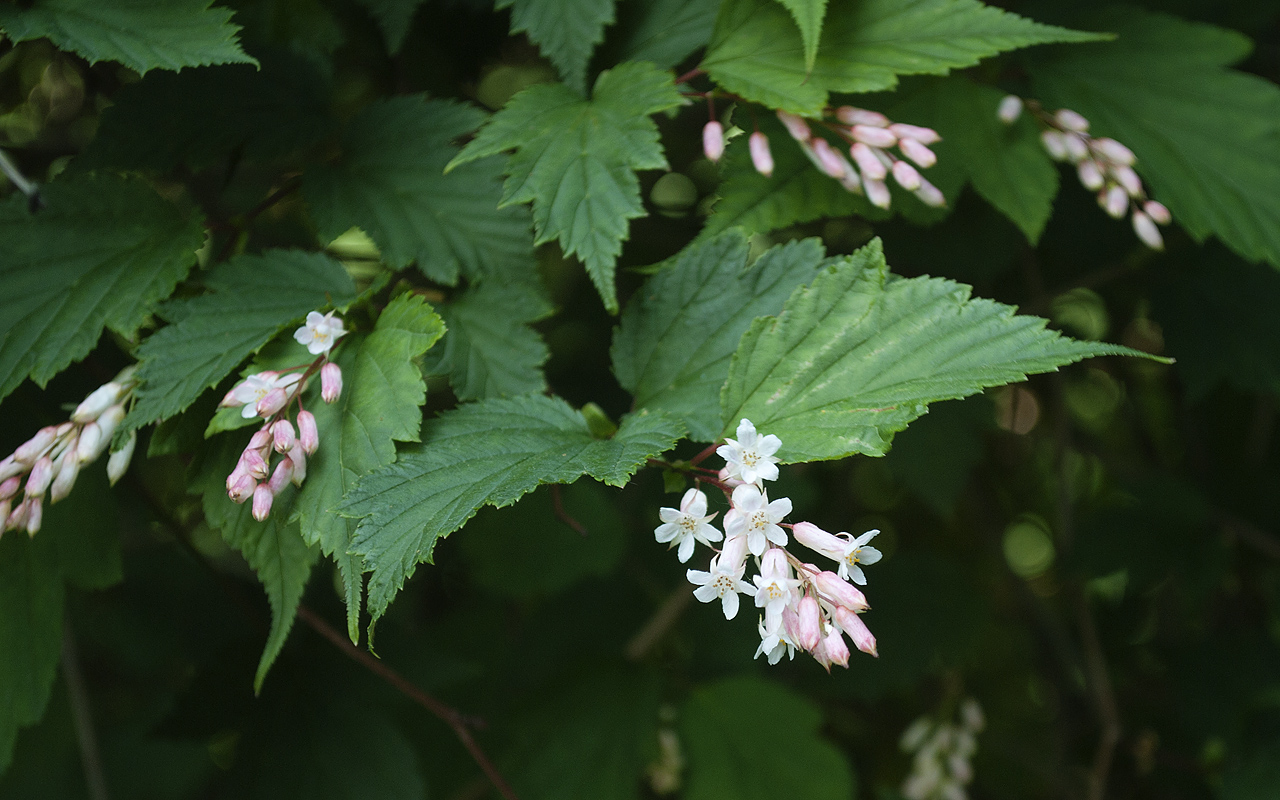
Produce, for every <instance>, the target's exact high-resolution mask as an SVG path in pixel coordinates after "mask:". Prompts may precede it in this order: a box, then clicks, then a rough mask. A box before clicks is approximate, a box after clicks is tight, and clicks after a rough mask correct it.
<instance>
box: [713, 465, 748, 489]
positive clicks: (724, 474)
mask: <svg viewBox="0 0 1280 800" xmlns="http://www.w3.org/2000/svg"><path fill="white" fill-rule="evenodd" d="M716 479H717V480H719V481H720V482H721V483H723V484H724V485H725V486H728V487H729V488H730V489H731V490H732V489H736V488H738V487H739V486H741V485H742V484H743V481H742V480H741V479H739V478H734V477H732V476H730V475H729V468H728V467H723V468H721V470H720V471H719V472H718V473H716Z"/></svg>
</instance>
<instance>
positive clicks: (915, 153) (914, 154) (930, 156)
mask: <svg viewBox="0 0 1280 800" xmlns="http://www.w3.org/2000/svg"><path fill="white" fill-rule="evenodd" d="M898 149H899V150H901V151H902V154H903V155H904V156H906V157H907V158H909V159H911V160H912V161H914V162H916V163H917V164H919V165H920V166H922V167H924V168H926V169H927V168H929V167H932V166H933V165H934V164H937V163H938V155H937V154H936V153H934V152H933V151H932V150H930V149H929V148H927V147H925V146H924V145H922V144H920V142H918V141H916V140H915V139H899V140H898Z"/></svg>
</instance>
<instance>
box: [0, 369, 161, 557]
mask: <svg viewBox="0 0 1280 800" xmlns="http://www.w3.org/2000/svg"><path fill="white" fill-rule="evenodd" d="M136 371H137V368H136V367H132V366H131V367H126V368H125V369H124V370H123V371H122V372H121V373H120V374H119V375H117V376H116V377H115V379H114V380H112V381H110V382H108V383H104V384H103V385H102V386H99V387H98V388H97V389H94V390H93V392H92V393H90V395H89V396H88V397H86V398H85V399H84V401H83V402H82V403H80V405H78V406H76V410H75V411H74V412H72V414H71V419H70V420H69V421H68V422H64V423H62V424H61V425H50V426H48V427H46V428H41V429H40V430H39V431H37V432H36V435H35V436H33V437H31V438H30V439H28V440H27V441H26V442H24V443H23V444H22V445H21V446H19V447H18V449H17V450H15V451H13V454H12V455H10V456H8V457H7V458H5V459H4V460H3V461H0V533H4V532H5V531H11V530H25V531H26V532H27V533H28V535H31V536H35V535H36V533H37V532H38V531H39V530H40V524H41V522H42V521H43V519H44V500H45V494H46V492H47V493H48V495H49V502H50V503H56V502H58V501H59V500H61V499H62V498H64V497H66V496H67V495H68V494H70V493H71V488H72V487H73V486H74V485H75V482H76V477H77V476H79V474H80V468H81V467H83V466H84V465H86V464H88V463H90V462H92V461H96V460H97V459H98V457H99V456H101V455H102V454H103V453H104V452H105V451H106V450H107V447H108V446H109V445H110V444H111V439H112V437H113V436H114V435H115V432H116V428H117V427H119V425H120V422H121V421H122V420H124V416H125V406H126V404H127V403H128V402H129V400H130V398H131V397H132V396H133V389H134V387H135V386H136V385H137V380H136V379H135V378H134V373H135V372H136ZM137 443H138V436H137V433H136V432H130V434H129V437H128V438H127V439H126V440H125V443H124V446H123V447H121V448H120V449H119V450H116V451H114V452H112V453H111V455H110V456H109V457H108V458H107V477H108V478H110V480H111V483H112V484H115V482H116V481H118V480H120V478H121V476H123V475H124V473H125V471H126V470H127V469H128V468H129V461H130V460H132V458H133V450H134V447H135V446H136V445H137ZM23 476H26V485H25V486H24V485H23V480H22V479H23ZM19 491H21V492H22V497H21V498H19V497H18V492H19Z"/></svg>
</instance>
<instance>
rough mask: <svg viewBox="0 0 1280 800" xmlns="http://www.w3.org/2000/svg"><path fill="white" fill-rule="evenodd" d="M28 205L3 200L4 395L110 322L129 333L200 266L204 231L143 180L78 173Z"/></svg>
mask: <svg viewBox="0 0 1280 800" xmlns="http://www.w3.org/2000/svg"><path fill="white" fill-rule="evenodd" d="M42 195H43V197H44V199H45V202H46V204H47V206H46V208H44V209H43V210H41V211H40V212H39V213H36V214H32V213H30V211H29V210H28V209H27V204H26V198H25V197H22V196H21V195H19V194H17V193H15V194H14V195H13V196H11V197H10V198H8V200H7V202H5V203H3V204H0V252H2V253H4V258H3V259H0V398H2V397H4V396H5V395H7V394H9V392H11V391H13V390H14V388H15V387H17V385H18V384H20V383H21V382H22V380H23V379H24V378H26V377H27V376H28V375H30V376H31V379H32V380H33V381H35V382H36V383H37V384H39V385H40V386H44V385H45V384H46V383H47V382H48V381H49V379H50V378H52V377H53V376H54V375H56V374H58V373H59V372H60V371H62V369H63V368H65V367H66V366H67V365H68V364H70V363H71V362H72V361H75V360H77V359H80V358H83V357H84V356H85V355H86V354H87V353H88V352H89V351H90V350H92V349H93V347H94V345H95V344H97V341H98V337H99V336H100V335H101V334H102V329H103V328H104V327H108V328H111V329H112V330H114V331H116V332H117V333H120V334H121V335H124V336H132V335H133V334H134V333H136V332H137V330H138V328H139V327H140V326H141V325H142V323H143V322H144V321H145V320H146V318H147V315H148V313H150V311H151V310H152V306H153V305H154V304H155V303H156V302H157V301H159V300H162V299H164V298H165V297H168V296H169V294H170V293H171V292H172V291H173V289H174V287H175V286H176V285H177V283H178V281H180V280H182V278H183V277H184V276H185V275H186V274H187V270H188V269H190V268H191V265H192V264H194V263H195V260H196V258H195V253H196V250H197V249H199V248H200V246H201V244H202V243H203V242H204V230H203V228H202V227H201V224H200V220H199V218H198V217H196V216H195V215H193V214H188V213H184V212H183V211H181V210H180V209H178V208H177V207H175V206H173V205H171V204H170V203H168V202H166V201H165V200H163V199H161V198H160V196H159V195H157V194H156V193H155V192H154V191H153V190H151V189H150V188H149V187H147V186H146V185H145V184H143V183H141V182H139V181H128V180H122V179H119V178H108V177H100V178H72V179H68V180H61V181H54V182H53V183H50V184H49V185H47V186H45V187H44V189H43V191H42Z"/></svg>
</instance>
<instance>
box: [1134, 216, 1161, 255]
mask: <svg viewBox="0 0 1280 800" xmlns="http://www.w3.org/2000/svg"><path fill="white" fill-rule="evenodd" d="M1133 232H1134V233H1136V234H1138V238H1139V239H1141V240H1142V243H1143V244H1145V245H1146V246H1147V247H1150V248H1151V249H1152V250H1163V249H1164V237H1162V236H1161V235H1160V229H1159V228H1157V227H1156V223H1155V220H1153V219H1151V217H1148V216H1147V215H1146V214H1144V213H1143V212H1141V211H1135V212H1133Z"/></svg>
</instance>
